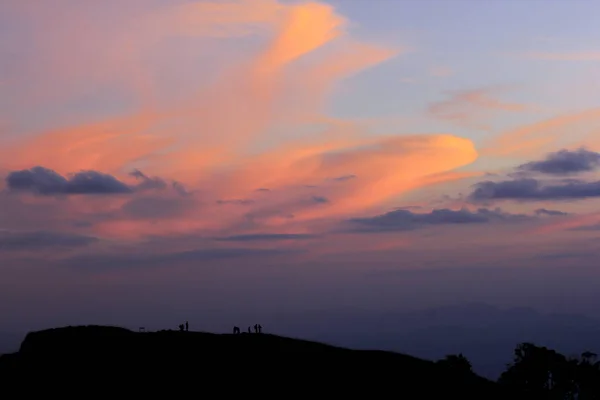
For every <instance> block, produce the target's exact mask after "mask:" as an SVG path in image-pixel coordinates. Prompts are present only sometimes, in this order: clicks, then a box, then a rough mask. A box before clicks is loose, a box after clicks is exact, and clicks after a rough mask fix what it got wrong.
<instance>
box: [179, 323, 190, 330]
mask: <svg viewBox="0 0 600 400" xmlns="http://www.w3.org/2000/svg"><path fill="white" fill-rule="evenodd" d="M189 330H190V324H188V322H187V321H185V324H179V332H183V331H185V332H187V331H189Z"/></svg>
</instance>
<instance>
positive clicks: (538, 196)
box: [469, 178, 600, 202]
mask: <svg viewBox="0 0 600 400" xmlns="http://www.w3.org/2000/svg"><path fill="white" fill-rule="evenodd" d="M595 197H600V181H597V182H585V181H582V180H577V179H570V180H565V181H562V182H554V183H550V184H544V182H542V181H540V180H537V179H533V178H522V179H514V180H507V181H499V182H494V181H485V182H480V183H478V184H477V185H475V189H474V190H473V192H472V193H471V194H470V196H469V199H470V200H471V201H474V202H486V201H490V200H521V201H532V200H542V201H543V200H578V199H588V198H595Z"/></svg>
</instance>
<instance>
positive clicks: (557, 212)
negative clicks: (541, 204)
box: [535, 208, 569, 217]
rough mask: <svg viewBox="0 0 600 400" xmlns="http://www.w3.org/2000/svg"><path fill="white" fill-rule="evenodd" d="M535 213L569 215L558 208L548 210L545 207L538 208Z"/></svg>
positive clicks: (553, 215) (551, 215)
mask: <svg viewBox="0 0 600 400" xmlns="http://www.w3.org/2000/svg"><path fill="white" fill-rule="evenodd" d="M535 215H547V216H550V217H557V216H565V215H569V213H566V212H563V211H558V210H548V209H545V208H538V209H537V210H535Z"/></svg>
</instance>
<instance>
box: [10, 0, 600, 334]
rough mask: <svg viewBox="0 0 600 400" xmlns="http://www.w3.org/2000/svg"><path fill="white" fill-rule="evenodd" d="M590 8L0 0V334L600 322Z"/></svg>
mask: <svg viewBox="0 0 600 400" xmlns="http://www.w3.org/2000/svg"><path fill="white" fill-rule="evenodd" d="M599 7H600V5H598V4H597V3H595V2H592V1H589V0H571V1H555V0H548V1H543V2H542V1H541V0H526V1H500V0H494V1H486V2H479V1H475V0H469V1H466V0H465V1H462V0H427V1H417V0H402V1H392V0H374V1H373V0H371V1H367V0H338V1H330V2H325V1H322V2H319V1H283V0H280V1H277V0H239V1H234V0H207V1H192V0H119V1H116V0H107V1H102V2H89V1H87V2H83V1H78V0H54V1H52V2H50V1H48V2H34V1H23V0H4V1H2V2H1V4H0V315H2V318H1V322H0V329H1V330H27V329H37V328H40V327H48V326H56V325H61V324H79V323H110V324H117V325H126V326H130V327H137V326H146V327H154V328H159V327H172V328H175V327H176V326H177V325H178V324H179V323H180V322H181V321H182V320H190V323H191V324H192V326H194V327H197V328H198V329H207V330H223V329H227V330H229V329H230V327H231V326H232V325H234V324H236V323H238V321H240V322H239V324H240V325H242V326H245V325H244V324H245V323H246V321H247V324H248V325H250V324H254V323H255V320H256V319H258V318H262V321H266V322H267V323H266V324H263V325H265V326H269V324H270V326H271V327H272V329H274V330H276V329H277V321H278V319H277V316H281V315H286V316H287V317H288V318H289V316H290V315H291V316H296V315H297V316H298V318H299V320H300V321H301V320H302V318H303V317H302V316H303V315H309V314H310V313H315V312H319V313H323V312H330V313H332V314H331V315H334V314H335V312H338V311H339V310H345V312H346V311H348V310H350V311H352V310H357V312H358V311H360V312H369V311H370V310H378V311H381V310H386V311H394V310H408V309H422V308H425V307H433V306H442V305H448V304H453V303H457V302H472V301H481V302H486V303H490V304H494V305H499V306H521V305H523V306H530V307H534V308H536V309H539V310H544V311H552V312H574V313H582V314H586V315H594V316H600V312H599V311H598V310H595V307H594V304H597V301H598V300H600V298H599V297H600V295H599V294H597V290H596V288H597V287H598V284H599V283H600V270H599V269H598V267H599V266H598V262H597V260H598V259H599V258H598V257H599V256H600V246H598V245H597V243H598V239H599V238H600V212H599V211H598V206H599V205H600V174H599V172H598V171H600V153H598V152H599V151H600V90H599V89H600V47H598V42H597V40H596V38H597V37H600V26H599V25H598V24H597V23H596V20H595V16H596V15H597V14H598V12H600V9H599ZM308 320H309V319H307V323H309V322H308Z"/></svg>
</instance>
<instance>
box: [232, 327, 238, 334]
mask: <svg viewBox="0 0 600 400" xmlns="http://www.w3.org/2000/svg"><path fill="white" fill-rule="evenodd" d="M238 333H240V328H238V327H237V326H234V327H233V334H234V335H237V334H238Z"/></svg>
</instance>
